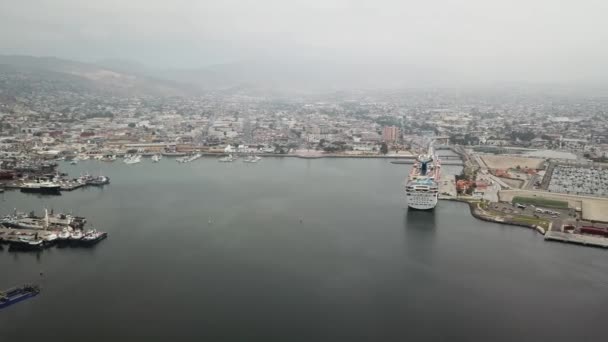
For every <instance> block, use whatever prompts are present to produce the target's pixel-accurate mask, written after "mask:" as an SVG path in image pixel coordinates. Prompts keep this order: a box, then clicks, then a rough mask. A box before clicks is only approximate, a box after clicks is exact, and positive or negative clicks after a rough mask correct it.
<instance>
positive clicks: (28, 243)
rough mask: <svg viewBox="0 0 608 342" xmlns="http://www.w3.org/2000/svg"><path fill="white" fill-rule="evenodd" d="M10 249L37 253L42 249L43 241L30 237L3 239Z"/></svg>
mask: <svg viewBox="0 0 608 342" xmlns="http://www.w3.org/2000/svg"><path fill="white" fill-rule="evenodd" d="M4 240H5V241H6V242H8V243H9V244H10V248H11V249H16V250H24V251H38V250H41V249H43V248H44V240H43V239H39V238H38V239H37V238H34V237H32V236H12V237H6V238H5V239H4Z"/></svg>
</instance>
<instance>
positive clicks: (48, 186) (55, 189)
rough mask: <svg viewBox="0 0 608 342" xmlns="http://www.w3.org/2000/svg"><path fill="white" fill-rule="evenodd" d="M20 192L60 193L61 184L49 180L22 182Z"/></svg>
mask: <svg viewBox="0 0 608 342" xmlns="http://www.w3.org/2000/svg"><path fill="white" fill-rule="evenodd" d="M19 189H20V190H21V192H29V193H40V194H49V195H60V194H61V192H60V190H61V185H59V184H57V183H53V182H49V181H42V182H29V183H23V185H21V187H20V188H19Z"/></svg>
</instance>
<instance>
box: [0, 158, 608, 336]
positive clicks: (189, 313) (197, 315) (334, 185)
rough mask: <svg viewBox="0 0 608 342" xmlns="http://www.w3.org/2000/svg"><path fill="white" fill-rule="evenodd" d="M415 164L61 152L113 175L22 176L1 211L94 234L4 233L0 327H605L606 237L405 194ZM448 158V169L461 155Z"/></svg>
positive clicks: (560, 332) (327, 330) (76, 170)
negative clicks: (598, 243) (60, 239)
mask: <svg viewBox="0 0 608 342" xmlns="http://www.w3.org/2000/svg"><path fill="white" fill-rule="evenodd" d="M410 167H411V166H410V165H394V164H391V163H390V162H389V160H381V159H315V160H304V159H295V158H264V159H263V160H262V161H261V162H259V163H243V162H241V161H236V162H232V163H218V162H217V160H215V159H213V158H202V159H199V160H195V161H193V162H191V163H187V164H178V163H177V162H175V161H174V160H173V159H171V158H163V160H162V161H161V162H160V163H152V162H151V161H150V160H148V159H146V160H144V161H142V162H141V163H139V164H134V165H125V164H124V163H122V162H119V161H117V162H115V163H102V162H96V161H83V162H80V163H79V164H78V165H69V164H67V163H65V164H62V165H61V170H62V171H66V172H68V173H69V174H70V175H71V176H73V177H77V176H78V175H79V174H80V173H81V172H85V171H89V172H91V173H92V174H98V173H99V172H101V173H102V174H103V175H105V176H109V177H110V179H111V181H112V183H111V184H110V185H108V186H105V187H102V188H94V187H92V188H83V189H78V190H75V191H73V192H65V193H63V195H62V196H51V197H48V196H40V195H35V194H23V193H20V192H16V191H7V192H5V193H3V194H0V214H7V213H10V212H11V211H12V210H13V208H18V209H19V210H21V211H29V210H36V211H37V212H38V213H41V211H42V210H43V208H45V207H46V208H49V209H54V210H55V211H70V210H73V212H74V213H75V214H78V215H82V216H85V217H87V219H88V222H89V224H92V225H93V228H97V229H100V230H104V231H107V232H108V233H109V236H108V239H106V240H104V241H102V242H100V243H99V244H98V245H96V246H94V247H92V248H88V249H85V248H70V247H66V248H57V247H53V248H50V249H45V250H43V251H41V252H12V251H8V246H6V245H4V246H3V247H2V248H3V249H2V250H0V288H9V287H12V286H15V285H18V284H21V283H24V282H31V281H34V282H37V283H39V284H40V285H41V287H42V292H41V294H40V295H38V296H37V297H35V298H32V299H29V300H27V301H24V302H22V303H19V304H17V305H13V306H11V307H10V308H7V309H4V310H2V311H0V341H41V340H43V341H83V340H86V341H110V340H114V341H122V340H129V341H135V340H145V341H167V340H172V341H265V342H267V341H331V342H335V341H349V342H352V341H438V340H449V341H475V340H490V341H514V340H519V341H550V340H559V341H561V340H577V341H579V340H580V341H583V340H584V341H600V340H605V338H606V337H605V331H604V330H605V329H604V328H603V327H604V323H605V321H606V317H607V316H606V314H605V313H606V312H607V310H606V304H607V303H608V255H607V254H606V251H605V250H602V249H594V248H585V247H580V246H574V245H566V244H560V243H553V242H545V241H544V240H543V239H542V236H540V235H538V233H536V232H534V231H532V230H530V229H525V228H520V227H513V226H507V225H499V224H492V223H487V222H483V221H478V220H476V219H475V218H473V217H471V215H470V213H469V209H468V207H467V206H466V205H464V204H462V203H456V202H440V203H439V205H438V206H437V208H436V209H435V210H434V211H433V212H419V211H409V212H408V211H407V210H406V209H405V198H404V188H403V181H404V179H405V176H406V175H407V174H408V172H409V168H410ZM458 171H459V169H458V167H456V166H446V170H444V172H458Z"/></svg>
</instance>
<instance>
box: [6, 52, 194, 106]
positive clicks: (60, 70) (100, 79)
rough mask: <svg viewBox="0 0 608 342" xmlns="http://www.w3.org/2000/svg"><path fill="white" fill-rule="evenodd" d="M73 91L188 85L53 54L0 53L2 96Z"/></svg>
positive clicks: (177, 90) (124, 92) (119, 92)
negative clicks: (11, 54)
mask: <svg viewBox="0 0 608 342" xmlns="http://www.w3.org/2000/svg"><path fill="white" fill-rule="evenodd" d="M35 91H45V92H50V93H53V92H74V93H79V94H82V93H94V94H99V95H111V96H133V95H148V96H179V95H188V94H191V93H192V92H193V89H192V87H189V86H187V85H184V84H180V83H178V82H174V81H167V80H161V79H158V78H154V77H150V76H148V75H144V74H140V73H129V72H126V71H124V70H120V71H117V70H112V69H110V68H107V67H104V66H99V65H96V64H89V63H82V62H76V61H71V60H65V59H59V58H53V57H31V56H0V92H1V94H2V96H3V97H7V96H19V95H20V94H23V92H35Z"/></svg>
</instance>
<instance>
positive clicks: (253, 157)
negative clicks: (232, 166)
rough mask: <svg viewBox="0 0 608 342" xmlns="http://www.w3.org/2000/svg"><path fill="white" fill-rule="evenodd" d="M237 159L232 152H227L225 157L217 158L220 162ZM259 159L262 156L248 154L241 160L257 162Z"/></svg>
mask: <svg viewBox="0 0 608 342" xmlns="http://www.w3.org/2000/svg"><path fill="white" fill-rule="evenodd" d="M237 159H239V158H238V157H236V156H233V155H232V154H229V155H227V156H225V157H222V158H220V159H218V161H220V162H222V163H231V162H233V161H236V160H237ZM260 160H262V157H260V156H256V155H250V156H247V157H245V159H243V162H244V163H257V162H259V161H260Z"/></svg>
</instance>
